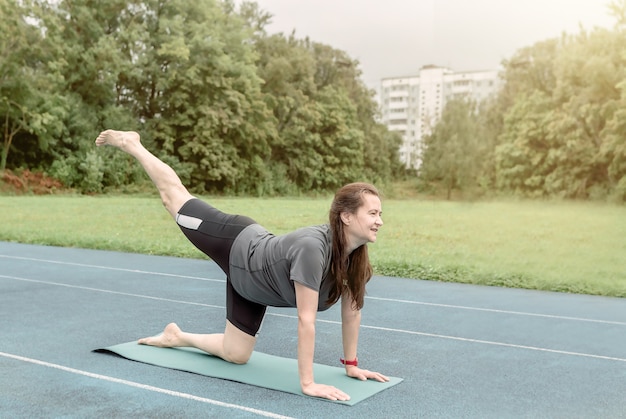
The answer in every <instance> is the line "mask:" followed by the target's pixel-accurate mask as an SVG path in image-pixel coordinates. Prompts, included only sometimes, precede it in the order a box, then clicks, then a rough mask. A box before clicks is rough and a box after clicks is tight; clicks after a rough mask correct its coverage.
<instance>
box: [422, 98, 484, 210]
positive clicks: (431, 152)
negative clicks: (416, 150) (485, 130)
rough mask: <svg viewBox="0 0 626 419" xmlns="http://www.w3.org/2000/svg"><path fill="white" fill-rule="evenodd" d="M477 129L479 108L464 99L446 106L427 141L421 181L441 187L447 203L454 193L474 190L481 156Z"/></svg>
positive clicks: (450, 102)
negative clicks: (440, 185) (437, 184)
mask: <svg viewBox="0 0 626 419" xmlns="http://www.w3.org/2000/svg"><path fill="white" fill-rule="evenodd" d="M478 136H479V131H478V128H477V125H476V105H475V104H473V103H470V102H467V101H465V100H462V99H453V100H450V101H448V102H447V103H446V106H445V108H444V110H443V113H442V115H441V119H440V120H439V122H438V123H437V124H436V125H435V127H434V128H433V131H432V133H431V134H430V135H428V136H427V137H426V138H425V140H424V145H425V151H424V155H423V163H422V166H421V168H420V178H421V180H423V181H426V182H436V183H441V184H442V185H443V186H444V188H445V190H446V196H447V199H451V198H452V191H453V190H455V189H459V190H464V189H467V188H468V187H472V186H475V185H476V183H477V179H478V175H479V173H480V166H479V164H478V163H479V161H480V157H481V154H482V148H481V146H480V140H481V139H480V138H479V137H478Z"/></svg>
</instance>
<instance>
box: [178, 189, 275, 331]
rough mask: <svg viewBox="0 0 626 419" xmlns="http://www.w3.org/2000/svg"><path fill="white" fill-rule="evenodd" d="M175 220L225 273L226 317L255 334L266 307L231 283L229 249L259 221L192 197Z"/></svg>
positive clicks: (188, 236) (244, 329) (243, 329)
mask: <svg viewBox="0 0 626 419" xmlns="http://www.w3.org/2000/svg"><path fill="white" fill-rule="evenodd" d="M176 223H177V224H178V226H179V227H180V229H181V230H182V232H183V233H184V234H185V236H186V237H187V238H188V239H189V241H191V242H192V243H193V244H194V245H195V246H196V247H197V248H198V249H200V251H202V253H204V254H205V255H207V256H208V257H210V258H211V259H212V260H213V261H214V262H215V263H217V264H218V266H219V267H220V268H221V269H222V270H223V271H224V273H225V274H226V318H227V319H228V320H229V321H230V322H231V323H232V324H233V325H235V326H236V327H237V328H239V329H240V330H242V331H244V332H245V333H247V334H249V335H251V336H255V335H256V334H257V332H258V331H259V328H260V327H261V322H262V321H263V316H264V315H265V309H266V306H264V305H261V304H257V303H255V302H252V301H250V300H246V299H245V298H243V297H242V296H240V295H239V294H238V293H237V291H235V289H234V288H233V286H232V284H231V282H230V269H229V259H230V249H231V247H232V245H233V242H234V241H235V238H236V237H237V236H238V235H239V233H241V231H242V230H243V229H244V228H246V227H248V226H249V225H251V224H256V222H255V221H254V220H253V219H252V218H249V217H246V216H243V215H231V214H225V213H223V212H222V211H220V210H218V209H217V208H214V207H212V206H211V205H209V204H207V203H206V202H204V201H201V200H199V199H196V198H192V199H190V200H189V201H187V202H185V204H184V205H183V206H182V207H181V209H180V210H179V211H178V215H177V216H176Z"/></svg>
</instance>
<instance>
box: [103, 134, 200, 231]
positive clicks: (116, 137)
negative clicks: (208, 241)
mask: <svg viewBox="0 0 626 419" xmlns="http://www.w3.org/2000/svg"><path fill="white" fill-rule="evenodd" d="M96 145H97V146H103V145H109V146H113V147H117V148H119V149H120V150H122V151H124V152H126V153H128V154H130V155H131V156H133V157H135V159H137V161H138V162H139V164H141V166H142V167H143V169H144V170H145V171H146V173H147V174H148V176H150V179H152V182H153V183H154V185H155V186H156V187H157V189H158V190H159V194H160V195H161V201H162V202H163V205H164V206H165V208H166V209H167V211H168V212H169V213H170V215H171V216H172V217H173V218H174V219H176V214H177V213H178V210H179V209H180V208H181V207H182V206H183V204H184V203H185V202H187V201H188V200H189V199H191V198H193V196H192V195H191V194H190V193H189V192H188V191H187V188H185V187H184V186H183V184H182V182H181V181H180V179H179V177H178V175H177V174H176V172H174V170H172V168H171V167H169V166H168V165H167V164H165V163H163V162H162V161H161V160H159V159H158V158H157V157H156V156H155V155H154V154H152V153H150V152H149V151H148V150H147V149H146V148H145V147H144V146H143V144H141V141H140V138H139V134H138V133H136V132H134V131H114V130H106V131H103V132H101V133H100V135H98V138H96Z"/></svg>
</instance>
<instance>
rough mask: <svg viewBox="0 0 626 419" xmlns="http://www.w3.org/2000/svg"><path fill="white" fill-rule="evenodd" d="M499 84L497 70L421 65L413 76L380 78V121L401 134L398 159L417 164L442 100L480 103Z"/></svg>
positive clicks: (443, 103)
mask: <svg viewBox="0 0 626 419" xmlns="http://www.w3.org/2000/svg"><path fill="white" fill-rule="evenodd" d="M498 87H499V79H498V71H497V70H489V71H468V72H454V71H452V70H450V69H448V68H445V67H437V66H425V67H422V68H421V69H420V70H419V73H418V74H417V75H415V76H408V77H388V78H385V79H383V80H382V81H381V88H380V96H379V98H380V105H381V118H382V122H383V123H384V124H385V125H387V127H388V128H389V129H390V130H392V131H397V132H399V133H400V134H401V135H402V139H403V142H402V146H401V148H400V159H401V160H402V162H404V164H405V165H406V166H407V167H412V168H415V169H418V168H419V166H420V165H421V155H422V138H423V137H424V136H426V135H428V134H429V133H430V132H431V130H432V128H433V127H434V126H435V124H436V123H437V121H438V120H439V119H440V118H441V113H442V112H443V108H444V107H445V104H446V101H448V100H450V99H452V98H467V99H469V100H474V101H476V102H480V101H482V100H484V99H486V98H487V97H489V96H490V95H492V94H494V93H495V92H496V91H497V89H498Z"/></svg>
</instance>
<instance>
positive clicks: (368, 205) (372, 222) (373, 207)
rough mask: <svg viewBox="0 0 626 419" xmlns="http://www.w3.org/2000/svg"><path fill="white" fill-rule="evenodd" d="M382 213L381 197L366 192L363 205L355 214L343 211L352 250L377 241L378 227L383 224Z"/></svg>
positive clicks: (342, 216) (345, 229)
mask: <svg viewBox="0 0 626 419" xmlns="http://www.w3.org/2000/svg"><path fill="white" fill-rule="evenodd" d="M382 214H383V212H382V206H381V203H380V198H378V197H377V196H376V195H372V194H370V193H364V194H363V205H361V206H360V207H359V209H358V210H357V212H356V213H355V214H351V213H343V214H342V215H341V219H342V221H343V223H344V225H345V227H344V232H345V234H346V238H347V240H348V246H349V247H350V249H349V250H350V251H352V250H354V249H356V248H357V247H359V246H362V245H364V244H367V243H374V242H375V241H376V235H377V234H378V229H379V228H380V227H381V226H382V225H383V219H382V218H381V217H382Z"/></svg>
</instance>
